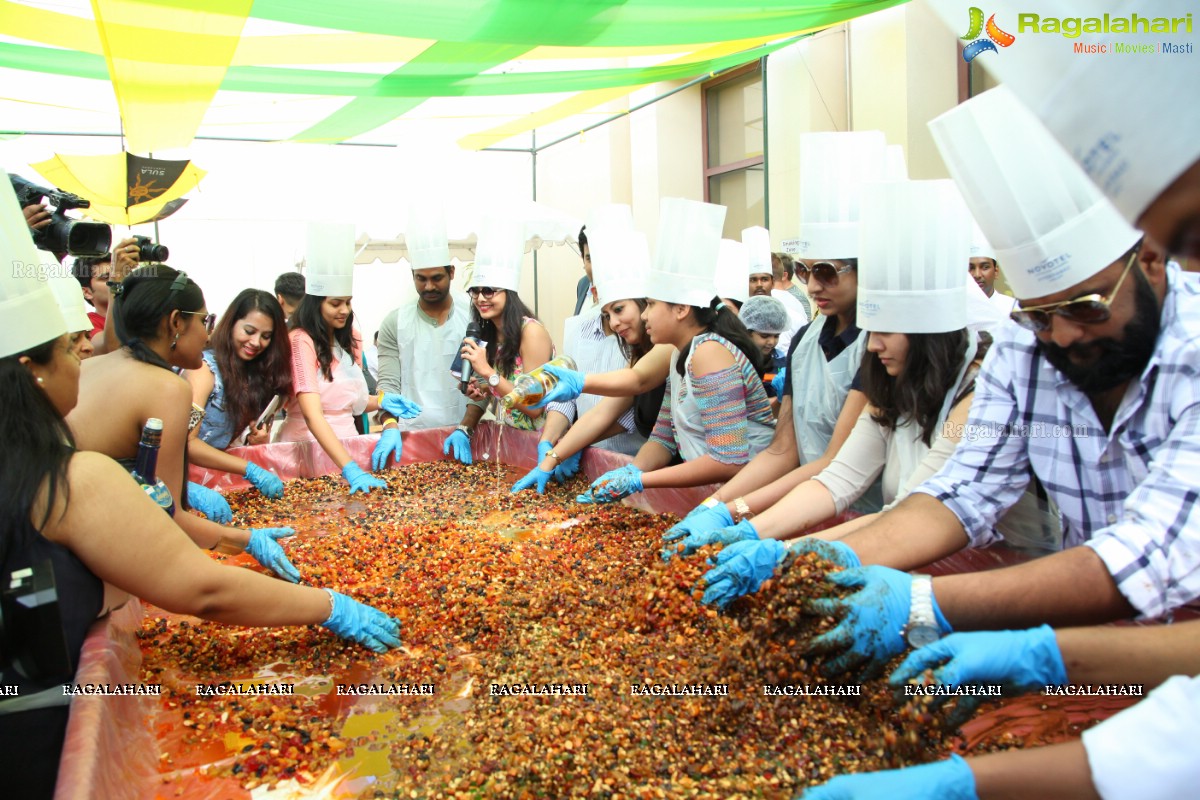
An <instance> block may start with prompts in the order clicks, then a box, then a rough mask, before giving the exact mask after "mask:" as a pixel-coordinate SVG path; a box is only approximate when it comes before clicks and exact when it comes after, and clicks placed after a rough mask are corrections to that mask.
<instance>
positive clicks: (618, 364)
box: [563, 307, 646, 456]
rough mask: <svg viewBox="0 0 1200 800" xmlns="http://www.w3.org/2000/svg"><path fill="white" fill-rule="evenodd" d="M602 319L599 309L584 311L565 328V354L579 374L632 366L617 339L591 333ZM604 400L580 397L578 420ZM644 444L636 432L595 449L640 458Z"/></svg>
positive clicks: (605, 442) (595, 445)
mask: <svg viewBox="0 0 1200 800" xmlns="http://www.w3.org/2000/svg"><path fill="white" fill-rule="evenodd" d="M599 319H600V313H599V308H598V307H597V308H596V309H595V311H592V310H589V309H584V311H583V312H582V313H580V314H577V315H576V316H574V317H568V318H567V321H566V323H565V324H564V325H563V341H564V342H565V346H564V348H563V352H564V353H567V354H568V355H570V356H571V357H572V358H574V359H575V363H576V365H577V366H578V367H579V371H580V372H583V373H591V372H610V371H612V370H617V369H625V368H626V367H628V366H629V362H628V361H626V360H625V356H624V355H623V354H622V353H621V345H620V342H619V339H618V337H616V336H611V335H610V336H605V337H604V338H603V339H597V338H595V335H594V332H593V331H591V330H589V328H591V327H592V326H593V325H596V326H598V325H600V321H599ZM601 330H603V329H601ZM585 332H586V333H585ZM603 399H604V398H603V397H601V396H599V395H594V394H581V395H580V396H579V398H578V399H577V400H576V401H575V417H576V419H578V418H579V417H582V416H583V415H584V414H586V413H587V412H588V411H591V410H592V409H593V408H595V407H596V405H597V404H598V403H599V402H600V401H601V400H603ZM645 443H646V440H645V439H644V438H642V437H641V436H639V435H638V434H637V432H636V431H635V432H633V433H619V434H617V435H616V436H610V437H609V438H607V439H601V440H600V441H598V442H596V443H595V444H593V445H592V446H593V447H599V448H601V449H604V450H613V451H615V452H618V453H625V454H626V455H631V456H632V455H637V451H638V449H639V448H640V447H641V446H642V445H643V444H645Z"/></svg>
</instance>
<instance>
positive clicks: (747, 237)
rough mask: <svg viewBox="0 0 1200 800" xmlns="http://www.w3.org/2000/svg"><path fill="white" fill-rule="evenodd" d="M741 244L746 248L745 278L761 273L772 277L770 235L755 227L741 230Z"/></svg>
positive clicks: (757, 226)
mask: <svg viewBox="0 0 1200 800" xmlns="http://www.w3.org/2000/svg"><path fill="white" fill-rule="evenodd" d="M742 244H743V245H745V247H746V269H747V273H748V275H747V277H749V276H750V275H762V274H763V273H766V274H767V275H774V271H773V270H772V268H771V234H770V232H769V231H767V229H766V228H764V227H762V226H761V225H755V226H753V227H750V228H745V229H743V230H742ZM747 285H749V284H747Z"/></svg>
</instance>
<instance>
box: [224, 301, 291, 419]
mask: <svg viewBox="0 0 1200 800" xmlns="http://www.w3.org/2000/svg"><path fill="white" fill-rule="evenodd" d="M255 311H258V312H261V313H262V314H265V315H266V316H267V317H269V318H270V319H271V323H272V324H273V325H274V333H272V334H271V341H270V342H269V343H268V344H267V346H266V347H264V348H263V350H262V352H261V353H259V354H258V355H257V356H255V357H254V359H253V360H252V361H243V360H242V359H241V358H238V356H237V355H236V354H235V353H234V352H233V326H234V325H236V324H237V323H238V320H241V319H245V318H246V317H247V316H249V315H250V314H252V313H254V312H255ZM213 340H214V341H213V354H214V355H215V356H216V359H217V369H218V370H220V372H221V382H222V383H223V384H224V386H225V413H226V414H227V415H228V417H229V419H230V421H232V422H233V423H235V424H234V426H233V427H234V429H235V430H241V429H242V428H244V427H246V426H247V425H249V424H250V423H251V422H253V421H254V419H255V418H256V417H257V415H258V414H259V412H261V411H262V410H263V408H264V407H265V406H266V405H267V403H269V402H270V400H271V398H272V397H273V396H274V395H277V394H291V391H292V343H291V342H290V341H289V340H288V336H287V322H286V321H284V318H283V308H282V307H281V306H280V305H279V301H278V300H276V299H275V297H274V295H272V294H271V293H270V292H264V291H263V290H261V289H243V290H242V292H241V294H239V295H238V296H237V297H235V298H233V302H232V303H230V304H229V308H227V309H225V313H224V314H222V315H221V323H220V324H219V325H217V329H216V330H215V331H214V332H213Z"/></svg>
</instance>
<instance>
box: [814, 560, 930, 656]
mask: <svg viewBox="0 0 1200 800" xmlns="http://www.w3.org/2000/svg"><path fill="white" fill-rule="evenodd" d="M825 580H827V581H829V582H830V583H832V584H834V585H836V586H842V587H845V588H848V589H857V590H858V591H856V592H854V593H853V594H851V595H849V596H848V597H846V598H845V599H840V600H839V599H834V598H829V597H825V598H819V599H816V600H810V601H809V602H808V610H809V611H811V612H813V613H816V614H820V615H822V616H830V617H839V618H840V619H841V622H839V623H838V625H837V627H836V628H834V629H833V630H831V631H829V632H828V633H823V634H821V635H820V636H818V637H817V638H815V639H813V641H812V645H811V646H810V648H809V650H810V652H815V653H832V652H834V651H838V652H839V655H837V656H835V657H834V658H831V659H829V660H828V661H826V662H825V672H826V673H827V674H837V673H842V672H848V671H850V670H851V669H854V668H856V667H859V666H862V667H864V670H863V673H862V677H863V678H864V679H870V678H873V677H875V676H876V675H878V674H879V672H880V670H881V669H882V668H883V665H884V664H885V663H886V662H887V661H888V660H889V659H890V658H891V657H892V656H895V655H898V654H900V653H902V652H904V649H905V647H906V646H907V645H906V642H905V640H904V627H905V625H907V624H908V612H909V608H910V606H911V605H912V582H913V577H912V575H909V574H908V573H907V572H900V571H899V570H895V569H890V568H888V567H880V566H871V567H852V568H850V569H846V570H842V571H841V572H831V573H829V574H828V575H826V576H825ZM933 612H934V616H935V617H936V619H937V623H938V628H939V629H940V630H941V632H942V633H943V634H946V633H950V630H951V629H950V623H948V622H946V618H945V617H944V616H942V612H941V609H939V608H938V604H937V599H936V598H935V599H934V601H933Z"/></svg>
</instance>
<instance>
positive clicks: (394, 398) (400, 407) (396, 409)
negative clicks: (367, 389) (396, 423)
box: [379, 392, 421, 419]
mask: <svg viewBox="0 0 1200 800" xmlns="http://www.w3.org/2000/svg"><path fill="white" fill-rule="evenodd" d="M379 407H380V408H382V409H383V410H384V411H386V412H387V413H389V414H391V415H392V416H393V417H396V418H397V419H412V418H413V417H415V416H417V415H418V414H420V413H421V407H420V406H419V405H417V404H416V403H414V402H413V401H412V400H409V399H408V398H407V397H405V396H404V395H402V394H394V393H391V392H380V393H379Z"/></svg>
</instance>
